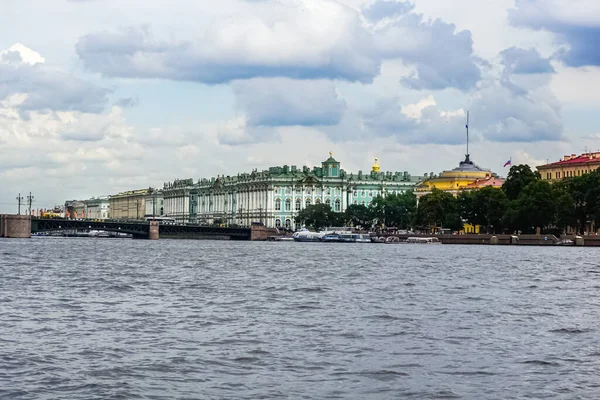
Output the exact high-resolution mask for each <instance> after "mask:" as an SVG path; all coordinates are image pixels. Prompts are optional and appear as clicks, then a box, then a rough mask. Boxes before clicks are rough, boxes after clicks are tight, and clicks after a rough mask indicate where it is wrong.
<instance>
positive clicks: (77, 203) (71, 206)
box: [65, 200, 85, 219]
mask: <svg viewBox="0 0 600 400" xmlns="http://www.w3.org/2000/svg"><path fill="white" fill-rule="evenodd" d="M65 213H66V216H67V218H75V219H79V218H85V202H83V201H81V200H68V201H66V202H65Z"/></svg>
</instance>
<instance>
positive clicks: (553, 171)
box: [537, 152, 600, 181]
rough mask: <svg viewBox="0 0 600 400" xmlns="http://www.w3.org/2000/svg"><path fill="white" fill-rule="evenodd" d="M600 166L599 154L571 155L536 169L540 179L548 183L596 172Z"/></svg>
mask: <svg viewBox="0 0 600 400" xmlns="http://www.w3.org/2000/svg"><path fill="white" fill-rule="evenodd" d="M599 166H600V152H596V153H583V154H581V155H579V156H578V155H576V154H571V155H570V156H569V155H566V156H564V157H563V158H562V159H561V160H559V161H557V162H554V163H550V164H545V165H540V166H539V167H537V170H538V171H539V173H540V175H541V177H542V179H544V180H548V181H554V180H561V179H564V178H570V177H573V176H581V175H584V174H587V173H589V172H592V171H594V170H596V169H597V168H598V167H599Z"/></svg>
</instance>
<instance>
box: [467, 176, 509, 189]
mask: <svg viewBox="0 0 600 400" xmlns="http://www.w3.org/2000/svg"><path fill="white" fill-rule="evenodd" d="M504 180H505V179H504V178H495V177H493V176H492V177H489V178H486V179H477V180H476V181H475V182H473V183H470V184H468V185H467V188H482V187H485V186H492V187H500V186H502V184H503V183H504Z"/></svg>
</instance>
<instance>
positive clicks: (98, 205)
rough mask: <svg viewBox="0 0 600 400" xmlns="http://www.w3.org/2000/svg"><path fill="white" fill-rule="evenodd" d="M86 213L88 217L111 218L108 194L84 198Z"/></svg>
mask: <svg viewBox="0 0 600 400" xmlns="http://www.w3.org/2000/svg"><path fill="white" fill-rule="evenodd" d="M83 204H84V213H85V214H84V215H85V218H86V219H108V218H110V203H109V201H108V196H103V197H98V198H94V197H92V198H91V199H89V200H84V201H83Z"/></svg>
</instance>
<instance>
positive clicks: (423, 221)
mask: <svg viewBox="0 0 600 400" xmlns="http://www.w3.org/2000/svg"><path fill="white" fill-rule="evenodd" d="M459 211H460V210H459V206H458V200H457V199H456V198H455V197H454V196H452V194H450V193H448V192H443V191H441V190H439V189H435V188H434V189H433V190H432V192H431V193H429V194H426V195H425V196H423V197H421V199H420V200H419V206H418V207H417V212H416V215H415V223H416V224H417V225H419V226H421V227H427V228H428V229H432V228H436V227H439V228H449V229H453V230H459V229H460V228H461V227H462V221H461V219H460V215H459Z"/></svg>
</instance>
